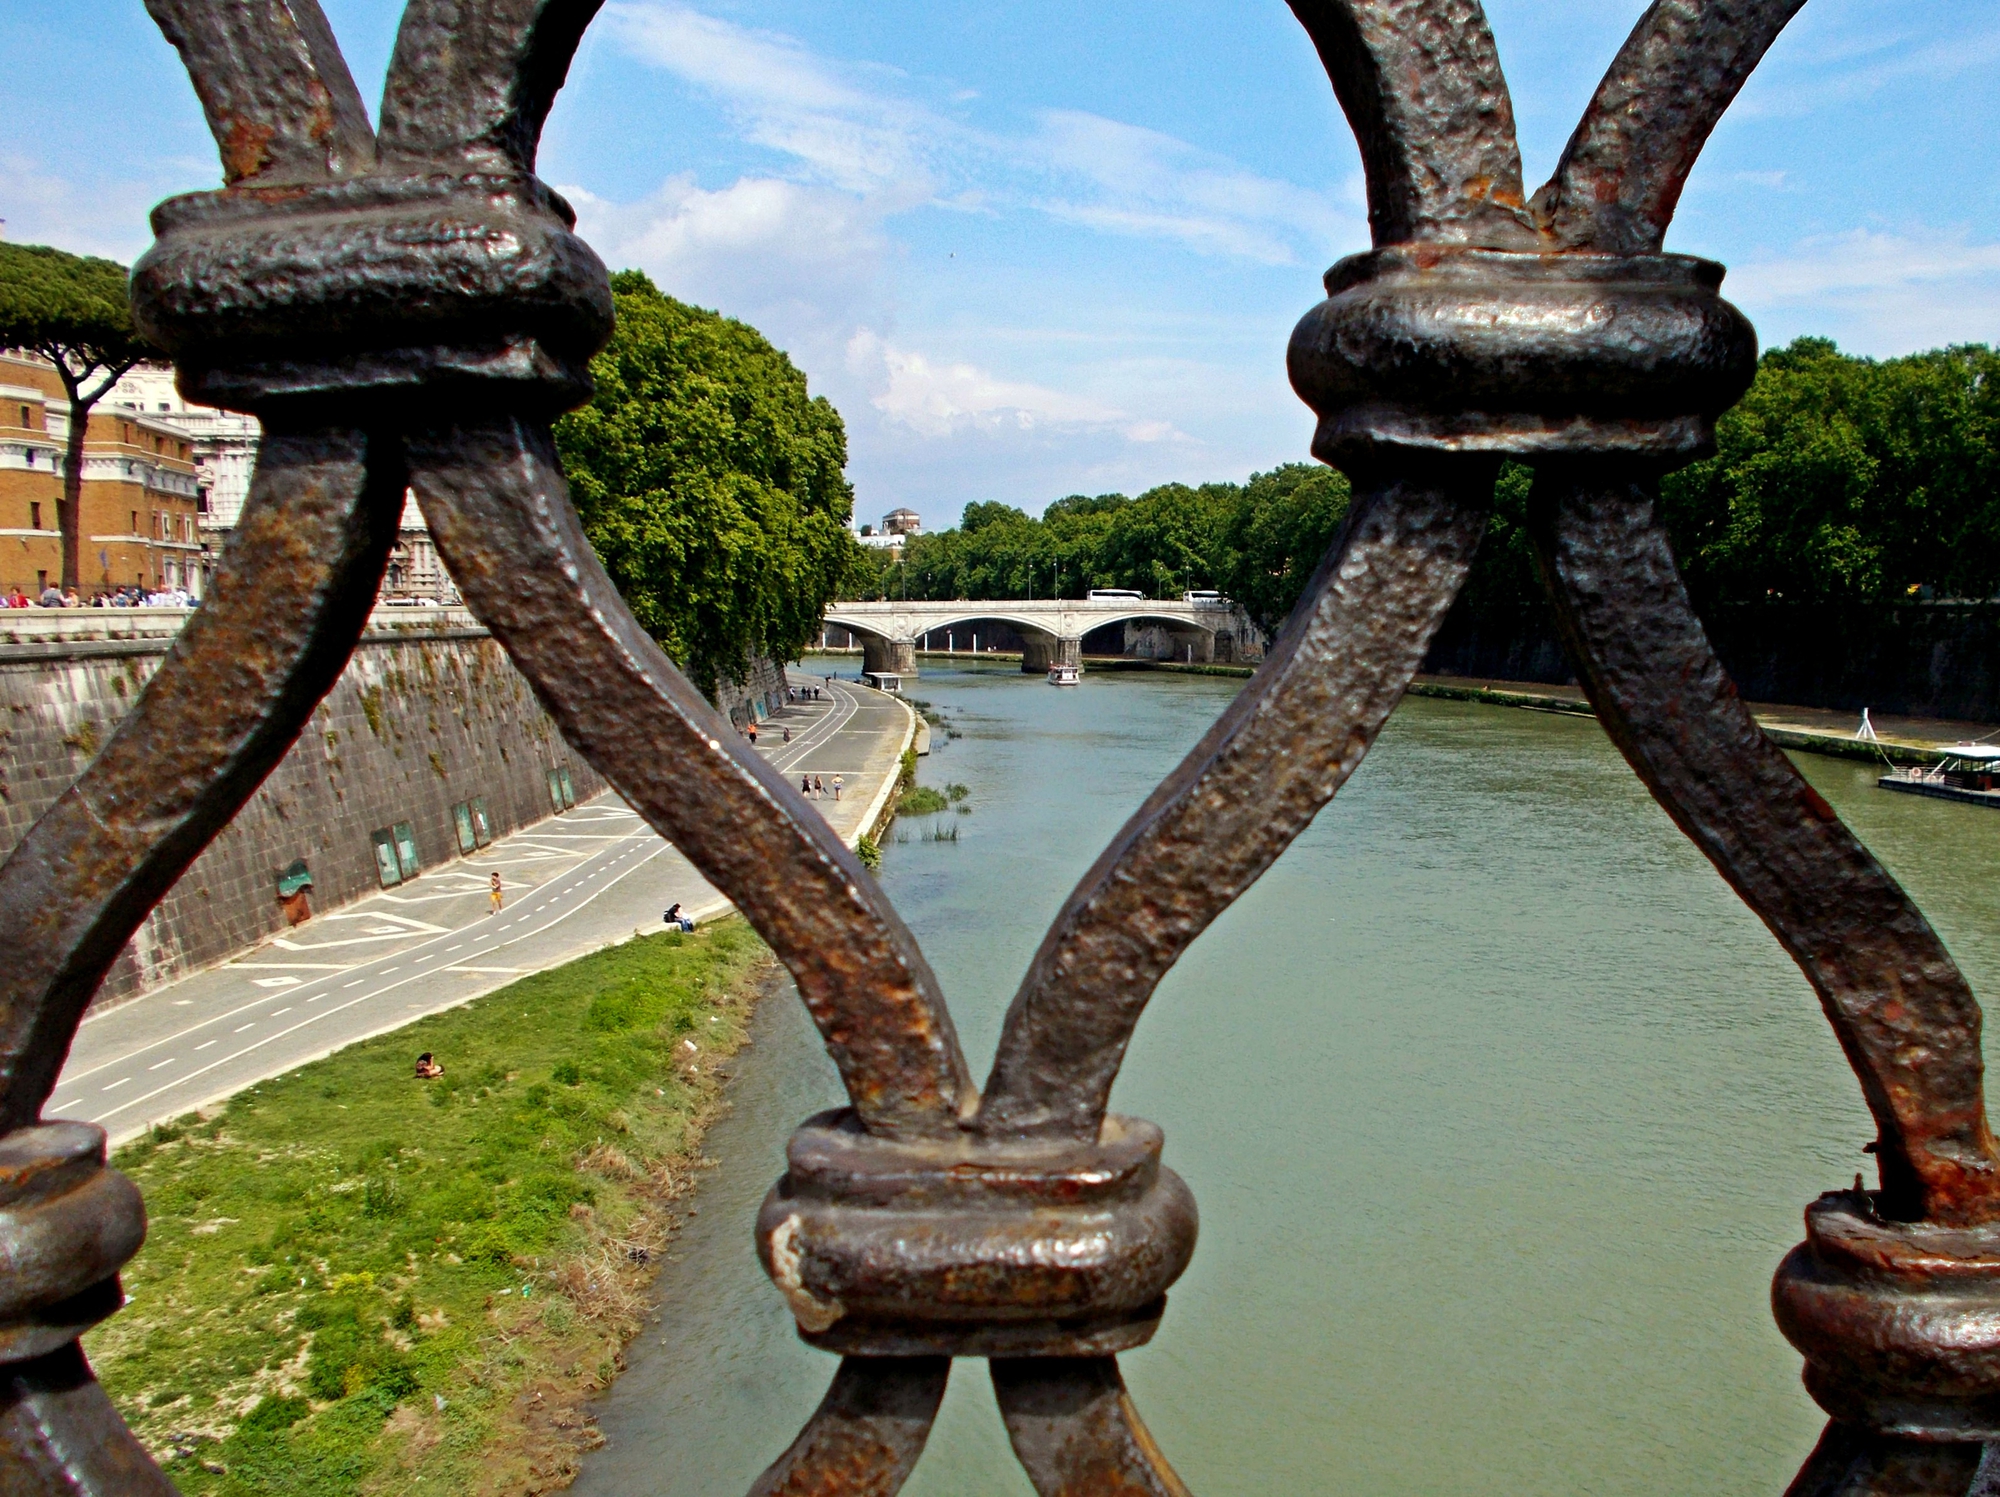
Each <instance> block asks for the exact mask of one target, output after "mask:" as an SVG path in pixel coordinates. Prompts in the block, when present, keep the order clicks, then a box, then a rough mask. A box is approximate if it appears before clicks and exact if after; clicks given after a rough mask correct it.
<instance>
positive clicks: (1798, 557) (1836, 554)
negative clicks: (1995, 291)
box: [1662, 338, 2000, 603]
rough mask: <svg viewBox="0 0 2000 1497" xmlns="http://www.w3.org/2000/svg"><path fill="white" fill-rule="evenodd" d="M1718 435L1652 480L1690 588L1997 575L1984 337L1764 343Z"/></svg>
mask: <svg viewBox="0 0 2000 1497" xmlns="http://www.w3.org/2000/svg"><path fill="white" fill-rule="evenodd" d="M1716 447H1717V452H1716V455H1715V456H1714V457H1713V458H1710V459H1709V460H1708V461H1706V462H1701V463H1696V464H1694V465H1693V466H1692V467H1689V468H1685V469H1683V470H1681V471H1680V472H1679V473H1676V474H1673V475H1672V476H1670V477H1669V478H1668V479H1667V481H1666V483H1665V486H1664V489H1663V492H1662V500H1663V513H1664V515H1665V517H1666V521H1667V524H1668V528H1669V530H1670V531H1671V533H1672V535H1673V538H1674V546H1675V551H1676V553H1677V554H1678V556H1679V558H1680V563H1681V569H1682V571H1683V572H1684V573H1685V574H1686V576H1687V579H1688V586H1689V588H1690V589H1691V590H1692V591H1693V593H1694V595H1695V597H1696V599H1697V600H1698V601H1703V602H1760V601H1765V600H1772V599H1783V600H1787V601H1791V602H1802V603H1803V602H1864V601H1884V600H1890V599H1898V598H1905V597H1911V596H1925V597H1938V598H1989V597H1992V596H1993V595H1994V593H1995V592H1996V591H2000V354H1997V353H1995V352H1994V350H1992V349H1990V348H1987V347H1985V346H1983V345H1978V344H1971V345H1965V346H1961V347H1956V348H1942V349H1935V350H1932V351H1931V352H1928V353H1918V354H1911V355H1908V356H1907V357H1904V358H1898V359H1884V360H1880V361H1877V360H1874V359H1862V358H1855V357H1853V356H1851V355H1848V354H1843V353H1841V352H1840V350H1839V349H1837V348H1835V347H1834V345H1833V344H1832V343H1831V342H1829V341H1828V340H1826V339H1824V338H1800V339H1799V340H1798V341H1796V342H1794V343H1792V344H1790V345H1788V346H1787V347H1784V348H1775V349H1772V350H1771V351H1770V352H1768V353H1766V354H1765V355H1764V357H1763V359H1762V360H1761V361H1760V362H1759V364H1758V368H1757V377H1756V380H1755V381H1754V382H1753V383H1752V384H1751V386H1750V392H1749V393H1748V394H1747V395H1745V396H1744V397H1743V399H1742V401H1741V402H1740V403H1739V404H1738V405H1737V406H1736V408H1735V409H1734V410H1731V411H1730V412H1728V413H1727V414H1726V415H1724V416H1723V418H1722V420H1721V421H1720V422H1719V423H1718V425H1717V428H1716Z"/></svg>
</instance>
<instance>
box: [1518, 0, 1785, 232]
mask: <svg viewBox="0 0 2000 1497" xmlns="http://www.w3.org/2000/svg"><path fill="white" fill-rule="evenodd" d="M1805 3H1806V0H1658V3H1656V4H1654V5H1653V6H1651V7H1650V8H1649V9H1648V10H1647V11H1646V13H1645V14H1644V15H1642V16H1641V17H1640V18H1639V22H1638V24H1637V25H1635V26H1634V27H1633V28H1632V34H1631V35H1630V36H1629V37H1627V38H1626V40H1625V45H1624V46H1623V47H1621V48H1620V49H1619V51H1618V56H1617V58H1616V60H1614V61H1613V62H1612V64H1611V68H1610V71H1608V72H1607V73H1606V74H1605V75H1604V79H1603V81H1602V82H1601V83H1599V84H1598V85H1597V92H1596V93H1595V94H1594V95H1593V96H1592V97H1591V100H1590V105H1589V107H1588V108H1586V109H1585V110H1584V113H1583V119H1582V120H1581V121H1580V122H1579V123H1578V125H1577V127H1576V133H1575V134H1574V135H1572V136H1571V137H1570V140H1569V144H1568V146H1566V147H1565V148H1564V150H1563V154H1562V159H1561V161H1559V162H1558V163H1557V164H1556V172H1555V175H1554V176H1553V177H1551V178H1550V179H1549V183H1548V185H1547V186H1546V187H1544V188H1543V189H1542V190H1541V191H1540V192H1538V193H1536V194H1535V197H1534V202H1533V205H1532V207H1533V211H1534V216H1535V221H1536V226H1537V227H1538V228H1540V229H1541V230H1542V232H1543V233H1544V234H1546V235H1548V236H1549V237H1550V238H1552V239H1553V240H1555V242H1556V243H1557V244H1558V245H1560V246H1561V247H1562V248H1564V249H1592V250H1598V251H1608V252H1610V253H1614V254H1649V253H1652V252H1654V251H1657V250H1658V249H1659V247H1660V243H1661V241H1662V240H1663V239H1665V237H1666V233H1667V225H1668V223H1669V222H1671V221H1672V219H1673V216H1674V207H1675V205H1676V204H1678V203H1679V202H1680V197H1681V188H1682V187H1683V186H1684V185H1685V184H1686V182H1687V176H1688V173H1689V172H1690V171H1691V170H1693V168H1694V162H1695V158H1696V157H1697V156H1699V155H1700V154H1701V148H1702V147H1703V146H1704V145H1705V144H1707V142H1708V136H1709V132H1710V131H1711V130H1713V129H1714V128H1715V124H1716V121H1717V120H1719V119H1721V118H1722V112H1723V111H1724V110H1725V109H1727V108H1728V107H1729V105H1730V102H1731V101H1732V100H1734V99H1735V97H1736V94H1737V90H1739V89H1740V88H1742V87H1743V85H1744V83H1745V82H1746V81H1747V80H1748V79H1749V77H1750V74H1751V72H1752V71H1753V70H1754V69H1755V68H1756V66H1757V64H1758V63H1759V62H1761V61H1762V60H1763V58H1764V53H1765V52H1766V51H1767V50H1769V48H1770V46H1771V43H1772V42H1774V41H1776V40H1777V39H1778V33H1779V32H1780V31H1782V30H1784V28H1785V25H1786V23H1787V22H1789V21H1790V20H1791V19H1792V17H1793V16H1795V15H1797V14H1798V13H1799V11H1800V10H1801V9H1802V8H1804V6H1805Z"/></svg>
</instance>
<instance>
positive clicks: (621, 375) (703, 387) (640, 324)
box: [556, 270, 861, 692]
mask: <svg viewBox="0 0 2000 1497" xmlns="http://www.w3.org/2000/svg"><path fill="white" fill-rule="evenodd" d="M611 287H612V293H613V296H614V299H615V300H616V303H617V311H618V322H617V327H616V329H615V331H614V332H613V333H612V336H611V342H610V344H609V345H608V346H607V347H606V348H605V350H604V351H603V352H602V353H601V354H599V355H598V356H597V358H596V360H595V361H593V363H592V365H591V373H592V375H593V376H594V377H595V379H596V382H597V393H596V395H595V396H594V397H593V398H592V400H591V402H590V404H589V405H587V406H585V407H584V408H583V409H581V410H578V411H573V412H571V413H570V414H569V415H567V416H564V417H563V418H562V419H561V420H560V421H558V422H557V423H556V446H557V449H558V450H559V451H560V453H561V455H562V460H563V467H564V469H565V471H566V472H567V473H568V475H569V481H570V488H571V492H572V494H573V496H574V498H575V502H576V508H577V513H578V515H579V516H581V518H582V520H583V526H584V531H585V533H586V534H587V535H588V536H589V537H590V543H591V545H593V546H594V547H595V548H596V549H597V554H598V556H599V558H601V559H602V561H603V562H604V565H605V568H606V570H608V571H609V572H610V573H611V576H612V579H613V580H614V581H615V582H616V583H617V584H618V587H619V590H620V591H621V592H622V593H623V594H624V596H625V599H626V601H627V602H628V603H629V604H631V606H632V610H633V612H634V613H635V614H636V615H637V616H638V619H639V622H640V623H641V624H642V625H644V626H645V628H646V629H647V630H648V632H650V633H651V634H652V635H653V637H654V638H655V639H657V640H658V641H659V642H660V644H661V646H662V647H663V648H665V650H666V651H667V653H668V654H670V655H672V656H673V657H674V659H675V660H676V661H677V662H679V664H680V665H681V667H682V668H683V669H684V670H686V671H687V672H688V674H689V676H690V677H691V678H692V679H693V680H694V681H695V683H696V684H697V685H698V686H700V687H701V688H702V689H703V690H704V691H711V692H712V691H713V690H714V689H715V685H716V683H717V681H718V680H721V679H729V680H740V679H742V677H743V676H744V674H745V673H746V672H747V670H748V669H749V666H750V663H751V660H752V657H754V656H756V655H760V654H761V655H768V656H770V657H772V658H774V659H781V660H782V659H790V658H793V657H795V656H796V655H798V654H799V653H800V652H801V651H802V650H803V649H804V648H805V646H806V645H807V644H808V643H809V642H810V641H811V640H812V639H813V638H814V637H815V636H816V635H817V633H818V630H819V618H820V612H821V610H822V609H823V608H824V607H825V605H826V602H827V600H828V599H830V598H831V597H833V596H834V593H835V589H836V587H837V585H838V583H839V581H840V579H841V578H842V576H843V575H844V574H845V573H846V572H847V571H848V569H849V568H850V567H851V566H852V565H853V564H854V562H855V557H856V555H857V554H858V553H859V552H860V549H861V548H860V547H859V545H858V544H857V543H856V542H855V541H854V539H853V538H852V536H851V535H850V534H849V533H848V530H847V519H848V515H849V513H850V512H851V511H852V509H853V503H854V493H853V489H852V488H851V487H850V486H849V484H848V482H847V478H846V475H845V472H844V470H845V468H846V465H847V431H846V428H845V427H844V426H843V425H842V424H841V420H840V414H839V413H838V412H837V411H835V410H834V408H833V407H832V405H830V404H829V403H828V402H827V400H826V399H825V397H823V396H821V397H814V396H811V395H810V394H808V392H807V389H806V378H805V376H804V375H803V374H802V373H800V372H799V370H798V369H797V368H796V367H795V366H794V365H793V363H792V361H791V360H790V359H789V358H787V357H786V356H785V355H784V354H783V353H781V352H780V351H779V350H777V349H775V348H773V347H772V346H771V344H770V343H769V342H768V341H766V340H765V338H764V336H763V335H762V334H761V333H759V332H758V331H757V330H756V329H755V328H753V327H749V326H747V325H746V324H744V323H741V322H737V321H735V320H733V319H731V318H727V317H723V316H720V315H718V314H717V313H714V312H709V311H704V310H703V309H701V308H699V307H691V306H688V305H687V304H686V303H684V302H679V301H676V300H674V299H673V298H672V297H670V296H667V295H664V294H663V293H662V292H661V291H660V290H659V289H658V288H657V287H656V286H654V285H653V283H652V281H650V280H649V279H648V278H647V277H646V276H645V275H644V274H642V273H641V272H639V271H636V270H627V271H621V272H620V273H619V274H617V275H615V276H613V277H612V278H611Z"/></svg>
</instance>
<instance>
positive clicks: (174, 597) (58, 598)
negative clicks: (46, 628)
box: [0, 583, 200, 608]
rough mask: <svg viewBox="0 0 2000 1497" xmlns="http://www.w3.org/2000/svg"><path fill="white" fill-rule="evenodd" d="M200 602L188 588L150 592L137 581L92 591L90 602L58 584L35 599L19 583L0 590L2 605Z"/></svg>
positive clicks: (103, 605) (190, 604) (171, 605)
mask: <svg viewBox="0 0 2000 1497" xmlns="http://www.w3.org/2000/svg"><path fill="white" fill-rule="evenodd" d="M199 601H200V599H198V598H196V597H195V595H194V594H193V593H191V592H189V591H188V590H187V589H186V588H184V587H166V588H161V589H159V590H158V591H155V592H147V591H146V590H145V589H144V588H141V587H139V586H138V585H137V584H134V583H128V584H127V585H125V586H124V587H120V588H116V589H114V590H113V591H110V592H96V593H92V594H91V596H90V601H89V602H87V603H86V602H85V601H84V600H83V598H81V597H80V596H78V594H77V591H76V589H75V588H73V587H72V588H69V589H68V590H64V589H63V588H60V587H57V586H56V585H55V584H54V583H50V584H49V585H48V586H47V587H45V588H43V589H42V591H41V594H40V596H39V597H34V598H31V597H29V596H28V595H27V594H26V593H24V592H22V591H21V589H20V588H19V587H18V586H16V587H11V588H8V589H6V590H5V591H4V592H0V608H192V607H194V606H195V604H196V603H198V602H199Z"/></svg>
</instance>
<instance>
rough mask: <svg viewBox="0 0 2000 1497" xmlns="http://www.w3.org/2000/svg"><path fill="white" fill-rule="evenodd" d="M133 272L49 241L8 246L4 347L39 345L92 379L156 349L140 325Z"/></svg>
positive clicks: (2, 284) (3, 253)
mask: <svg viewBox="0 0 2000 1497" xmlns="http://www.w3.org/2000/svg"><path fill="white" fill-rule="evenodd" d="M128 279H129V272H127V270H126V269H125V267H124V266H122V265H120V264H119V263H118V262H117V261H115V260H99V259H96V258H94V257H92V256H89V255H72V254H69V253H67V252H65V251H63V250H59V249H51V248H50V247H49V246H47V245H45V244H6V243H0V348H31V349H33V350H35V352H37V353H39V354H42V355H44V356H46V357H47V358H50V359H53V360H54V361H56V362H57V363H59V364H64V365H66V366H67V367H68V368H69V369H70V372H71V373H72V374H75V375H78V376H79V377H88V375H89V373H90V371H91V368H92V367H93V366H95V367H100V368H109V367H113V366H123V367H125V368H130V367H131V366H132V365H133V364H134V363H136V362H138V361H139V360H140V359H143V358H146V357H148V356H150V355H151V354H152V353H153V350H152V348H151V346H150V345H148V344H147V343H146V341H145V340H144V339H143V338H141V337H140V336H139V333H138V331H137V330H136V329H135V328H134V327H133V326H132V308H131V304H130V303H129V302H128V301H127V299H126V282H127V281H128Z"/></svg>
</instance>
